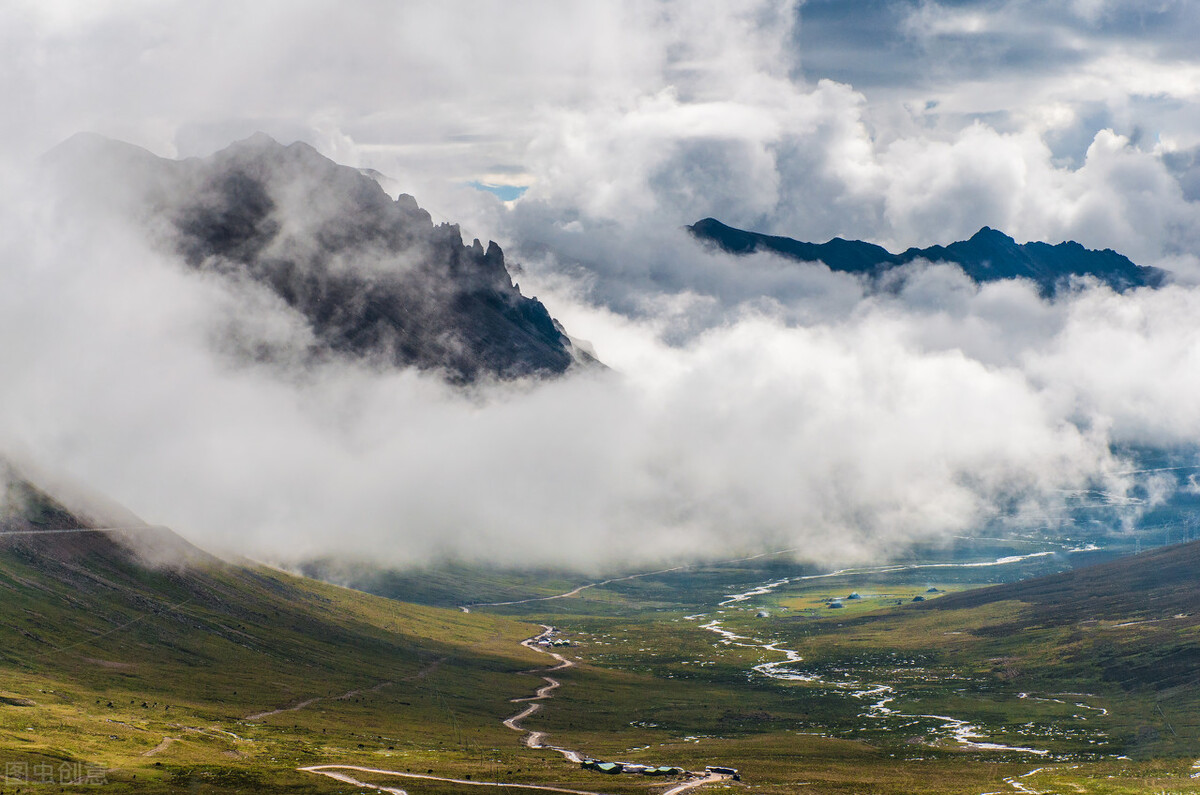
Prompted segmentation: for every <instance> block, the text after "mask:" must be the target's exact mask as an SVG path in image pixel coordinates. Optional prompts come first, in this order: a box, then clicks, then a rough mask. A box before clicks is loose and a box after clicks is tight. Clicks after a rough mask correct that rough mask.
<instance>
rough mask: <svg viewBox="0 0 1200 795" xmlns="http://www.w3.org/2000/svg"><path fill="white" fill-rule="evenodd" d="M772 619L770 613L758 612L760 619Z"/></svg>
mask: <svg viewBox="0 0 1200 795" xmlns="http://www.w3.org/2000/svg"><path fill="white" fill-rule="evenodd" d="M770 617H771V614H770V613H768V612H767V611H766V610H759V611H758V618H770Z"/></svg>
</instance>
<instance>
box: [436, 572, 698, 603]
mask: <svg viewBox="0 0 1200 795" xmlns="http://www.w3.org/2000/svg"><path fill="white" fill-rule="evenodd" d="M686 568H687V566H674V567H672V568H669V569H659V570H658V571H644V572H642V573H641V574H630V575H629V576H627V577H613V578H612V579H611V580H602V581H601V582H589V583H588V584H586V585H580V586H579V587H578V588H572V589H571V590H569V591H567V592H565V593H556V594H554V595H553V596H531V597H529V598H528V599H517V600H515V601H512V602H476V603H475V604H473V605H461V606H459V608H458V609H459V610H461V611H463V612H464V613H470V612H471V608H472V607H503V606H505V605H524V604H529V603H530V602H545V601H548V600H550V599H568V598H570V597H572V596H578V595H579V592H580V591H584V590H586V589H588V588H599V587H600V586H601V585H608V584H609V583H610V582H621V581H622V580H636V579H637V578H638V577H650V576H651V575H654V574H666V573H668V572H672V571H679V570H680V569H686Z"/></svg>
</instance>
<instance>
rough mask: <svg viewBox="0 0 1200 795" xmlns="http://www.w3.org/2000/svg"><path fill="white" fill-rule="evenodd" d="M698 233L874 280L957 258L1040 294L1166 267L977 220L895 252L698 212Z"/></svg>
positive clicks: (969, 268) (1150, 281) (730, 246)
mask: <svg viewBox="0 0 1200 795" xmlns="http://www.w3.org/2000/svg"><path fill="white" fill-rule="evenodd" d="M688 230H689V231H690V232H691V233H692V235H694V236H695V237H696V238H697V239H698V240H701V241H703V242H705V243H708V244H710V245H714V246H716V247H718V248H720V249H722V250H723V251H727V252H729V253H731V254H751V253H753V252H756V251H769V252H773V253H775V254H779V255H780V256H783V257H786V258H788V259H793V260H797V261H799V262H823V263H825V264H826V265H827V266H828V267H829V268H830V270H834V271H840V272H843V273H854V274H860V275H863V276H866V277H868V278H869V279H871V280H873V281H878V280H879V279H880V277H882V276H884V275H885V274H887V273H888V272H890V271H892V270H894V269H896V268H898V267H900V266H903V265H907V264H909V263H911V262H914V261H917V260H928V261H929V262H947V263H953V264H955V265H958V266H959V267H960V268H962V269H963V271H964V272H965V273H966V274H967V275H968V276H969V277H971V278H972V279H973V280H975V281H976V282H979V283H983V282H993V281H999V280H1003V279H1030V280H1032V281H1033V282H1035V283H1037V285H1038V289H1039V290H1040V291H1041V293H1042V295H1044V296H1053V295H1055V294H1056V293H1057V292H1058V291H1060V290H1063V289H1065V288H1068V287H1069V286H1070V284H1071V282H1072V281H1073V280H1074V279H1077V278H1081V277H1092V278H1094V279H1096V280H1098V281H1100V282H1102V283H1104V284H1106V285H1108V286H1109V287H1111V288H1112V289H1114V290H1116V291H1118V292H1124V291H1126V290H1130V289H1133V288H1135V287H1159V286H1161V285H1162V284H1163V283H1164V281H1165V280H1166V276H1167V274H1166V272H1165V271H1163V270H1160V269H1158V268H1149V267H1143V266H1139V265H1135V264H1134V263H1133V262H1131V261H1130V260H1129V259H1128V258H1127V257H1125V256H1123V255H1121V254H1118V253H1117V252H1115V251H1112V250H1111V249H1104V250H1103V251H1096V250H1093V249H1087V248H1084V247H1083V246H1081V245H1080V244H1079V243H1076V242H1073V241H1067V242H1064V243H1059V244H1057V245H1050V244H1049V243H1039V242H1032V243H1024V244H1019V243H1017V242H1016V241H1015V240H1013V239H1012V238H1011V237H1009V236H1008V235H1006V234H1004V233H1003V232H999V231H997V230H995V229H991V228H989V227H986V226H985V227H983V228H982V229H980V230H979V231H978V232H976V233H975V234H974V235H973V236H972V237H971V238H970V239H969V240H961V241H958V242H956V243H951V244H950V245H948V246H930V247H929V248H910V249H908V250H907V251H904V252H903V253H901V254H893V253H891V252H890V251H888V250H887V249H885V248H883V247H881V246H877V245H875V244H873V243H866V242H863V241H861V240H843V239H842V238H840V237H835V238H833V239H832V240H830V241H829V242H827V243H805V242H802V241H799V240H793V239H792V238H790V237H778V236H773V235H763V234H759V233H757V232H747V231H745V230H742V229H736V228H734V227H731V226H727V225H725V224H723V223H721V222H720V221H718V220H716V219H715V218H705V219H703V220H700V221H697V222H696V223H695V224H693V225H691V226H689V227H688Z"/></svg>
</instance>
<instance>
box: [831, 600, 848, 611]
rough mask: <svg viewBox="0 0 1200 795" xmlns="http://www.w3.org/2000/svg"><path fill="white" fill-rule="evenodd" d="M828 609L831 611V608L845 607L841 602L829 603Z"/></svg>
mask: <svg viewBox="0 0 1200 795" xmlns="http://www.w3.org/2000/svg"><path fill="white" fill-rule="evenodd" d="M829 607H830V609H831V610H832V609H833V608H837V607H845V605H844V604H842V603H841V602H830V603H829Z"/></svg>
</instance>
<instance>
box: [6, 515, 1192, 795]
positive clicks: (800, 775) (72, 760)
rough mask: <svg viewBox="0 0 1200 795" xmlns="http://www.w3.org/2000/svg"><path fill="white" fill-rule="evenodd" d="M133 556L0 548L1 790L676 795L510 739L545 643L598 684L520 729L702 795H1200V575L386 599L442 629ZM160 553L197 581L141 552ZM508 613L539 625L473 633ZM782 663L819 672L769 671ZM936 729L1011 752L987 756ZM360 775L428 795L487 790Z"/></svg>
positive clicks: (711, 580)
mask: <svg viewBox="0 0 1200 795" xmlns="http://www.w3.org/2000/svg"><path fill="white" fill-rule="evenodd" d="M51 507H53V506H51ZM36 516H37V517H38V518H39V521H43V520H44V522H51V523H53V525H46V526H47V527H52V526H54V525H57V526H60V527H67V526H70V525H72V524H76V523H77V520H75V519H74V518H73V517H72V516H70V515H69V513H67V512H65V511H63V510H59V509H57V508H55V509H54V510H39V511H38V512H36ZM42 529H45V528H42ZM134 535H135V536H137V537H130V538H128V539H125V541H122V542H120V543H118V540H117V539H116V538H115V537H114V535H113V534H109V533H104V532H99V531H96V532H83V533H66V534H42V535H21V534H10V535H0V594H2V598H3V602H2V603H0V604H2V605H3V607H2V610H0V761H3V762H4V764H5V770H4V772H6V773H10V774H15V778H13V779H11V780H7V781H5V782H4V785H3V786H2V787H0V791H3V792H9V791H16V790H17V789H21V790H22V791H25V792H38V791H46V792H49V791H56V790H66V791H79V790H86V789H87V788H88V787H91V786H92V784H89V783H87V776H88V775H89V774H90V775H93V776H94V777H95V776H99V777H101V778H102V780H103V781H104V786H105V789H104V790H103V791H108V792H124V791H128V792H163V793H166V792H180V791H194V792H272V791H277V792H314V793H317V792H361V791H363V790H362V788H361V787H356V786H352V785H350V784H347V783H343V782H337V781H333V780H331V779H328V778H325V777H322V776H318V775H315V774H312V773H307V772H302V771H299V770H298V769H297V768H300V767H303V766H311V765H322V764H325V765H328V764H341V765H359V766H364V767H372V768H379V769H385V770H394V771H398V772H406V773H418V774H427V775H437V776H443V777H447V778H461V779H465V780H470V781H475V782H478V781H490V782H511V783H513V784H519V783H527V784H539V785H551V786H564V787H569V788H574V789H583V790H588V791H596V792H606V793H648V792H658V791H661V790H662V789H663V788H665V786H666V784H665V783H664V782H663V781H662V780H653V779H646V778H643V777H639V776H633V775H620V776H606V775H604V774H601V773H597V772H593V771H588V770H583V769H581V768H580V767H579V766H578V765H575V764H572V763H569V762H566V761H565V760H563V758H562V757H561V756H560V755H559V754H557V753H555V752H553V751H550V750H535V749H529V748H526V747H525V746H524V745H523V744H522V743H521V735H520V734H518V733H516V732H514V731H512V730H510V729H508V728H506V727H504V726H503V725H502V723H501V720H502V719H503V718H505V717H507V716H510V715H512V714H514V713H515V712H516V711H518V710H519V709H520V708H521V706H522V705H517V704H513V703H512V702H511V699H513V698H515V697H522V696H528V695H531V694H532V693H533V691H534V689H535V688H537V687H538V686H539V685H541V684H542V681H541V679H540V676H539V675H536V674H530V673H528V672H529V671H530V670H531V669H536V668H544V667H546V666H547V665H549V664H550V663H551V662H552V661H551V660H550V659H549V658H548V657H547V656H546V655H545V654H540V653H538V652H535V651H532V650H530V649H526V648H524V647H523V646H521V645H520V641H521V640H523V639H525V638H528V637H531V636H532V635H535V634H537V633H538V632H540V628H539V627H538V626H537V624H538V623H545V624H553V625H555V626H556V627H558V628H559V631H560V633H561V635H562V636H565V637H568V638H570V639H571V642H572V645H571V646H569V647H566V648H560V649H557V651H558V652H559V653H560V654H564V655H566V656H567V657H568V658H570V659H572V660H573V661H575V662H576V665H575V666H574V667H570V668H565V669H563V670H560V671H557V672H555V674H554V676H555V677H556V678H557V679H558V680H559V681H560V682H561V687H559V688H558V689H557V690H556V691H555V692H554V695H553V698H552V699H550V700H547V701H544V702H543V707H542V709H541V711H539V712H537V713H536V714H534V715H532V716H530V717H529V718H527V719H526V720H525V721H524V726H525V727H526V728H528V729H531V730H538V731H544V732H548V733H549V742H551V743H553V744H555V745H559V746H563V747H567V748H572V749H575V750H578V751H580V752H582V753H584V754H586V755H591V756H595V757H597V758H600V759H612V760H621V761H638V762H647V763H649V762H653V763H655V764H665V765H675V766H681V767H684V768H686V769H693V770H695V769H701V768H703V767H704V766H705V765H711V764H720V765H730V766H733V767H737V768H739V769H740V770H741V771H742V774H743V775H742V780H741V781H738V782H724V783H720V784H715V785H708V786H707V787H706V789H721V790H729V791H734V792H736V791H744V792H754V793H790V792H806V793H808V792H812V793H847V794H848V793H856V794H857V793H897V795H899V794H900V793H905V794H907V793H973V794H978V793H984V792H996V793H1000V792H1019V791H1038V792H1072V793H1074V792H1091V793H1114V794H1115V793H1145V792H1179V793H1183V792H1200V779H1192V778H1191V777H1190V776H1191V774H1192V773H1193V772H1194V770H1193V768H1192V764H1193V763H1194V762H1195V761H1196V760H1197V758H1198V757H1200V742H1198V740H1197V736H1198V733H1197V725H1196V720H1195V718H1194V717H1192V716H1194V715H1195V714H1197V709H1198V708H1200V703H1197V701H1198V699H1197V693H1198V692H1200V687H1197V673H1196V672H1197V666H1196V665H1195V661H1196V659H1197V658H1196V656H1195V655H1196V653H1197V649H1200V629H1198V626H1197V623H1196V621H1195V619H1194V618H1193V616H1192V613H1191V608H1192V606H1194V605H1195V604H1196V603H1197V599H1196V595H1197V592H1198V586H1197V583H1196V578H1195V576H1194V574H1193V572H1195V571H1197V570H1198V569H1197V561H1196V557H1197V554H1196V550H1193V549H1192V548H1191V547H1190V546H1189V547H1187V548H1184V547H1180V548H1172V549H1171V550H1166V551H1165V552H1154V553H1149V554H1147V555H1144V556H1141V557H1140V558H1138V559H1135V560H1134V563H1132V564H1131V563H1129V562H1128V561H1127V562H1121V561H1117V562H1115V563H1112V564H1107V568H1106V567H1105V566H1100V567H1096V568H1095V569H1085V570H1080V571H1078V572H1073V573H1068V574H1066V575H1058V576H1057V577H1050V578H1041V579H1034V580H1030V581H1028V582H1016V583H1007V584H1000V585H998V586H995V587H993V588H985V587H983V586H987V585H990V584H993V583H996V582H1001V583H1003V582H1004V581H1005V580H1013V579H1016V577H1017V575H1018V574H1020V573H1026V572H1028V571H1029V570H1032V571H1035V572H1036V571H1040V570H1044V568H1045V567H1047V566H1051V565H1052V564H1053V561H1050V560H1048V559H1046V558H1037V559H1032V560H1031V561H1029V563H1028V564H1024V563H1021V564H1018V565H1016V566H1014V567H1008V568H1004V569H999V568H988V567H980V568H953V567H949V566H946V565H945V562H944V561H943V562H941V563H933V564H928V565H927V564H924V563H921V562H920V561H913V562H911V565H910V566H909V567H908V568H903V569H897V568H891V569H875V570H862V571H858V572H848V573H845V574H842V575H840V576H836V577H828V576H821V577H813V578H810V579H805V578H806V577H811V576H812V575H813V574H815V572H814V571H812V570H811V569H806V568H804V567H802V566H798V565H796V564H794V563H791V562H790V561H789V560H788V558H787V556H776V557H765V558H758V559H754V560H743V561H734V562H729V563H717V564H703V565H700V564H697V565H692V566H689V567H686V568H680V569H677V570H673V571H667V572H661V573H657V574H649V575H646V576H636V577H632V578H627V579H614V580H613V581H611V582H608V583H607V584H604V585H600V586H596V587H592V588H587V589H584V590H582V591H580V592H579V593H578V594H577V595H575V596H572V597H569V598H561V599H551V600H545V599H540V600H537V599H539V598H541V597H546V596H553V595H554V594H555V593H562V592H563V591H565V590H571V589H573V588H575V587H577V586H579V585H581V584H585V583H586V582H587V580H584V579H582V578H580V577H579V576H577V575H566V574H563V573H561V572H514V571H496V570H481V569H476V568H472V567H468V566H463V565H454V566H444V567H429V568H427V569H425V570H423V572H424V573H425V574H428V575H429V592H428V593H427V594H425V595H424V596H421V594H420V593H419V591H420V583H421V572H415V573H414V572H408V573H404V574H402V575H395V576H389V577H387V578H384V580H380V582H383V581H386V582H388V583H390V585H389V588H392V589H393V590H394V592H395V593H401V592H403V593H405V594H407V595H409V596H412V597H414V598H417V597H421V599H420V600H421V601H424V602H427V603H436V604H437V605H441V606H435V605H434V604H423V605H422V604H414V603H411V602H402V601H397V600H394V599H384V598H379V597H377V596H370V595H367V594H365V593H360V592H358V591H354V590H349V589H347V588H343V587H340V586H337V585H330V584H325V583H321V582H317V581H314V580H311V579H307V578H303V577H297V576H293V575H290V574H286V573H282V572H279V571H275V570H272V569H268V568H265V567H262V566H258V565H251V564H241V565H234V564H228V563H223V562H221V561H218V560H216V559H214V558H211V557H208V556H206V555H204V554H203V553H200V552H198V551H197V550H194V549H191V548H188V547H187V545H186V544H183V542H180V541H178V540H175V539H173V537H172V536H170V534H169V533H166V532H165V531H149V530H148V531H145V532H144V533H142V534H140V535H139V534H134ZM147 541H154V542H155V543H156V544H158V545H160V546H161V545H162V544H164V543H165V544H166V545H167V546H168V547H171V546H173V547H174V548H173V549H172V550H170V551H171V555H170V556H169V557H171V558H172V559H173V560H175V561H180V560H184V561H186V562H184V563H178V562H177V563H173V564H172V565H160V564H152V563H149V562H147V560H145V559H143V558H140V557H139V556H138V555H136V554H133V553H131V552H130V551H129V547H128V544H133V546H134V547H135V548H140V547H141V545H142V544H143V543H144V542H147ZM1197 549H1200V547H1197ZM1181 550H1182V551H1181ZM159 551H160V553H161V552H162V550H161V549H160V550H159ZM1007 551H1009V550H1006V549H996V550H989V554H1000V555H1003V554H1005V553H1006V552H1007ZM1023 566H1024V567H1026V568H1025V569H1024V571H1022V567H1023ZM1089 572H1090V573H1089ZM785 580H786V581H785ZM765 583H774V584H775V585H774V587H773V588H771V589H768V590H769V592H767V593H763V594H761V595H756V596H754V597H752V598H747V599H744V600H741V601H733V602H729V601H728V595H730V594H735V593H741V592H745V591H747V590H749V589H750V588H753V587H755V586H761V585H763V584H765ZM931 587H936V589H937V592H936V593H933V592H930V588H931ZM558 589H562V590H558ZM851 592H857V593H858V594H859V595H860V596H861V597H862V598H860V599H849V598H848V597H849V595H850V593H851ZM495 596H501V597H505V598H498V599H494V600H493V601H513V602H519V603H518V604H510V605H501V606H494V607H483V606H479V605H478V602H480V601H484V600H485V599H484V598H485V597H495ZM917 596H921V597H923V598H924V599H925V601H922V602H914V601H913V600H914V598H915V597H917ZM525 599H535V601H522V600H525ZM834 599H838V600H840V603H841V604H842V605H843V607H841V608H831V607H829V604H830V602H831V600H834ZM465 602H471V603H474V604H476V606H475V607H473V608H472V610H471V611H470V612H469V613H468V612H463V611H461V610H458V609H456V608H455V607H454V606H453V605H454V604H455V603H465ZM722 602H726V603H725V604H724V605H722V604H721V603H722ZM714 621H715V622H718V623H717V625H713V624H712V622H714ZM706 627H707V628H706ZM714 627H719V628H720V629H723V630H725V631H726V632H728V633H732V634H733V636H734V637H730V636H728V635H725V636H723V635H721V634H719V633H716V632H714V631H713V628H714ZM769 644H773V648H766V647H767V645H769ZM782 649H790V650H793V651H794V652H795V653H796V654H797V655H799V656H800V657H801V658H802V659H799V660H796V661H794V662H792V663H790V664H788V665H787V666H784V667H778V666H777V667H775V668H773V669H772V668H767V669H763V668H762V667H761V666H763V665H770V664H771V663H779V662H781V661H783V660H784V659H785V653H784V652H783V651H782ZM756 666H759V668H758V669H757V670H756V668H755V667H756ZM764 670H765V671H773V672H774V673H776V674H785V675H788V674H790V675H791V678H779V677H778V676H777V677H775V678H772V677H770V676H767V675H765V674H764ZM938 716H950V717H953V718H954V719H957V720H959V721H964V722H966V723H969V724H971V725H972V726H974V727H975V729H974V731H975V733H976V734H975V739H976V740H978V741H981V742H987V743H994V744H996V745H999V746H1008V747H1000V748H983V747H978V746H971V745H969V744H966V743H964V742H962V741H961V740H962V737H961V736H959V735H956V734H955V732H954V731H953V729H954V725H952V724H951V723H948V719H947V718H945V717H938ZM1035 750H1037V751H1044V752H1045V753H1042V754H1038V753H1034V751H1035ZM355 775H356V776H357V777H358V778H359V780H361V781H364V782H367V783H368V784H372V783H373V784H378V785H379V786H387V787H402V788H404V789H405V790H406V791H408V792H409V793H411V794H412V795H417V793H429V794H431V795H436V793H449V792H464V791H467V792H470V791H477V789H478V788H476V787H470V786H467V785H461V784H452V783H447V782H433V781H416V780H410V779H395V778H389V777H387V776H383V775H378V774H369V773H361V774H355ZM93 780H94V779H93ZM513 791H518V790H513Z"/></svg>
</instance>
